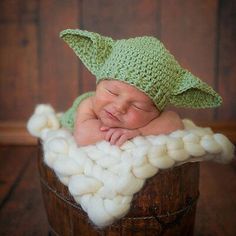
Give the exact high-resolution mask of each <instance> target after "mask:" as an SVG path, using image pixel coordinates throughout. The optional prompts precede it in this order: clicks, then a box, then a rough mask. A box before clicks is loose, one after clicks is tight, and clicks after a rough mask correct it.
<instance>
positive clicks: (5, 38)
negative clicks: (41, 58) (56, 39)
mask: <svg viewBox="0 0 236 236" xmlns="http://www.w3.org/2000/svg"><path fill="white" fill-rule="evenodd" d="M0 34H1V35H2V36H1V37H0V110H1V112H0V120H16V119H18V120H23V119H26V118H27V117H28V116H29V115H30V114H31V112H32V110H33V108H34V106H35V104H36V103H37V96H38V86H37V85H38V83H37V80H38V70H37V65H38V60H37V38H36V35H37V32H36V28H35V24H34V23H31V22H29V23H26V24H23V25H21V24H20V23H17V22H13V23H11V24H0Z"/></svg>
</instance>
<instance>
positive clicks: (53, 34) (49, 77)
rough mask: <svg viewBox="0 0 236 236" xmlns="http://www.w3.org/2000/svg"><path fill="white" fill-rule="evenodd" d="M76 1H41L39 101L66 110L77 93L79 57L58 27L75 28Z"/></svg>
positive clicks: (76, 19) (76, 17) (61, 28)
mask: <svg viewBox="0 0 236 236" xmlns="http://www.w3.org/2000/svg"><path fill="white" fill-rule="evenodd" d="M78 14H79V13H78V1H76V0H70V1H55V0H54V1H47V0H42V1H41V3H40V26H39V32H40V33H39V43H40V45H39V47H40V50H39V52H38V53H39V58H40V65H39V67H40V99H39V100H40V103H48V102H49V103H51V104H53V106H55V107H56V109H57V110H65V109H67V108H68V107H69V106H71V103H72V102H73V100H74V99H75V97H76V96H77V95H78V86H79V85H78V59H77V58H76V57H75V56H74V54H73V52H72V50H70V49H68V46H67V45H66V44H65V43H64V42H63V40H62V39H60V38H59V33H60V31H61V30H63V29H66V28H76V27H77V24H78V17H79V16H78Z"/></svg>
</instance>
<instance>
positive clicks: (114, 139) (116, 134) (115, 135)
mask: <svg viewBox="0 0 236 236" xmlns="http://www.w3.org/2000/svg"><path fill="white" fill-rule="evenodd" d="M120 136H121V132H119V131H116V132H114V133H113V134H112V136H111V138H110V144H112V145H114V144H116V142H117V140H118V139H119V138H120Z"/></svg>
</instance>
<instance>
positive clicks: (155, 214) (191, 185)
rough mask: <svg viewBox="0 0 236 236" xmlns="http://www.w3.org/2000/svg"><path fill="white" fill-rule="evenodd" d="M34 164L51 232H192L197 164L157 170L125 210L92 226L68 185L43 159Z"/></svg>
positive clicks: (90, 235) (112, 235)
mask: <svg viewBox="0 0 236 236" xmlns="http://www.w3.org/2000/svg"><path fill="white" fill-rule="evenodd" d="M38 156H39V158H38V165H39V173H40V181H41V186H42V194H43V199H44V204H45V208H46V212H47V216H48V222H49V226H50V231H51V235H63V236H67V235H76V236H77V235H81V236H97V235H106V236H118V235H119V236H120V235H123V236H131V235H135V236H138V235H150V236H151V235H174V236H176V235H181V236H184V235H187V236H189V235H192V234H193V229H194V221H195V211H196V203H197V199H198V196H199V191H198V186H199V163H188V164H184V165H182V166H178V167H175V168H173V169H168V170H162V171H159V172H158V173H157V174H156V175H155V176H154V177H152V178H150V179H148V180H147V181H146V183H145V185H144V187H143V188H142V189H141V191H140V192H139V193H137V194H135V195H134V199H133V201H132V204H131V208H130V211H129V213H128V214H127V215H126V216H125V217H123V218H122V219H120V220H119V221H117V222H115V223H114V224H112V225H111V226H108V227H106V228H103V229H99V228H97V227H95V226H94V225H93V224H92V223H91V222H90V221H89V218H88V217H87V215H86V213H85V212H84V211H83V210H82V209H81V207H80V205H78V204H77V203H76V202H75V201H74V200H73V197H72V196H71V195H70V193H69V191H68V188H67V187H66V186H65V185H63V184H62V183H61V182H60V181H59V180H58V179H57V177H56V175H55V174H54V172H53V171H52V170H51V169H50V168H49V167H47V166H46V165H45V164H44V162H43V157H42V152H41V149H40V151H39V155H38Z"/></svg>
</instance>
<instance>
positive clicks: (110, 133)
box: [105, 129, 114, 141]
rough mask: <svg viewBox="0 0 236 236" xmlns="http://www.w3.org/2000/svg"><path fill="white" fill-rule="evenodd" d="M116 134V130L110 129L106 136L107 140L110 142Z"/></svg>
mask: <svg viewBox="0 0 236 236" xmlns="http://www.w3.org/2000/svg"><path fill="white" fill-rule="evenodd" d="M113 133H114V129H109V130H108V131H107V133H106V135H105V140H106V141H110V139H111V136H112V134H113Z"/></svg>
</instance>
